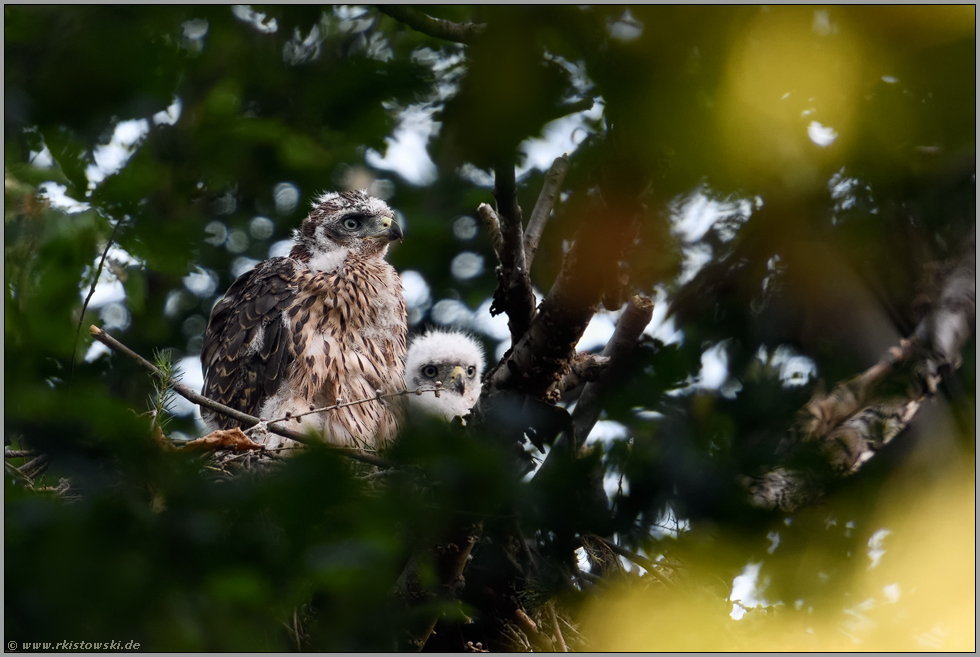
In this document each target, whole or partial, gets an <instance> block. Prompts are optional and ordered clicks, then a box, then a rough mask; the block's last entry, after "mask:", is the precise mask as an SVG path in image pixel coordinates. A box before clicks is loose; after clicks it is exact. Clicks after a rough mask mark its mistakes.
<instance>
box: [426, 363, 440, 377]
mask: <svg viewBox="0 0 980 657" xmlns="http://www.w3.org/2000/svg"><path fill="white" fill-rule="evenodd" d="M438 373H439V370H438V369H436V366H435V365H426V366H425V367H423V368H422V376H424V377H425V378H427V379H434V378H436V375H437V374H438Z"/></svg>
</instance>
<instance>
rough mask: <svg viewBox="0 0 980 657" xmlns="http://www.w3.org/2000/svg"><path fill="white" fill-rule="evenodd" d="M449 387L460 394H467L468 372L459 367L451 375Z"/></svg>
mask: <svg viewBox="0 0 980 657" xmlns="http://www.w3.org/2000/svg"><path fill="white" fill-rule="evenodd" d="M449 385H450V386H452V387H453V388H455V389H456V390H457V391H459V394H461V395H462V394H463V393H464V392H466V370H464V369H463V368H462V367H460V366H459V365H457V366H456V367H454V368H453V371H452V372H450V373H449Z"/></svg>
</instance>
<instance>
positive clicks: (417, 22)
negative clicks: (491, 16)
mask: <svg viewBox="0 0 980 657" xmlns="http://www.w3.org/2000/svg"><path fill="white" fill-rule="evenodd" d="M375 6H376V7H377V8H378V11H380V12H381V13H383V14H387V15H388V16H391V17H392V18H394V19H395V20H396V21H399V22H402V23H404V24H405V25H408V26H409V27H410V28H412V29H413V30H416V31H417V32H421V33H422V34H426V35H428V36H430V37H435V38H437V39H443V40H444V41H452V42H454V43H466V44H470V43H473V41H475V40H476V38H477V37H479V36H480V34H482V33H483V31H484V29H486V25H484V24H482V23H454V22H452V21H447V20H443V19H441V18H433V17H432V16H429V15H428V14H423V13H422V12H420V11H418V10H417V9H412V8H411V7H410V6H408V5H375Z"/></svg>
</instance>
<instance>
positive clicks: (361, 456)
mask: <svg viewBox="0 0 980 657" xmlns="http://www.w3.org/2000/svg"><path fill="white" fill-rule="evenodd" d="M89 331H90V332H91V333H92V337H94V338H95V339H96V340H98V341H99V342H101V343H102V344H104V345H105V346H107V347H109V348H110V349H112V350H113V351H115V352H118V353H121V354H125V355H126V356H129V357H130V358H132V359H133V360H134V361H136V363H137V364H138V365H140V367H142V368H143V369H145V370H146V371H147V372H149V373H150V374H152V375H153V376H155V377H157V378H159V379H160V380H161V381H162V380H164V379H165V378H166V377H165V375H164V373H163V372H161V371H160V370H159V369H158V368H157V367H156V366H155V365H154V364H153V363H151V362H149V361H148V360H146V359H145V358H143V357H142V356H140V355H139V354H137V353H136V352H135V351H133V350H131V349H130V348H129V347H127V346H126V345H124V344H122V343H121V342H119V341H118V340H116V339H115V338H113V337H112V336H111V335H109V334H108V333H106V332H105V331H103V330H102V329H100V328H99V327H98V326H90V327H89ZM173 389H174V392H176V393H177V394H178V395H180V396H181V397H184V398H185V399H187V400H188V401H191V402H193V403H195V404H198V405H199V406H206V407H207V408H210V409H212V410H214V411H217V412H219V413H223V414H225V415H227V416H228V417H230V418H232V419H233V420H236V421H238V422H239V423H241V424H242V425H244V426H246V427H251V426H255V425H257V424H259V423H261V422H262V420H260V419H259V418H257V417H254V416H252V415H249V414H248V413H242V412H241V411H238V410H235V409H234V408H230V407H228V406H225V405H224V404H219V403H218V402H216V401H214V400H212V399H208V398H207V397H204V396H203V395H199V394H198V393H196V392H194V391H193V390H191V389H190V388H188V387H187V386H185V385H184V384H182V383H173ZM398 394H405V393H398ZM373 399H374V398H371V399H366V400H358V402H348V404H347V405H350V404H353V403H361V402H365V401H372V400H373ZM330 408H333V407H328V409H330ZM321 410H322V409H321ZM267 424H268V423H267ZM268 430H269V431H271V432H272V433H274V434H276V435H277V436H282V437H283V438H289V439H290V440H295V441H296V442H298V443H303V444H309V443H310V442H311V441H310V439H309V438H307V437H306V436H304V435H303V434H301V433H299V432H296V431H291V430H289V429H284V428H282V427H280V426H277V425H275V424H271V425H268ZM324 445H325V446H326V447H327V448H328V449H331V450H333V451H335V452H337V453H338V454H342V455H343V456H346V457H347V458H350V459H353V460H355V461H361V462H362V463H368V464H370V465H374V466H377V467H379V468H390V467H393V464H392V463H391V462H390V461H388V460H386V459H383V458H381V457H379V456H375V455H373V454H368V453H366V452H364V451H362V450H359V449H353V448H350V447H343V446H341V445H333V444H330V443H324Z"/></svg>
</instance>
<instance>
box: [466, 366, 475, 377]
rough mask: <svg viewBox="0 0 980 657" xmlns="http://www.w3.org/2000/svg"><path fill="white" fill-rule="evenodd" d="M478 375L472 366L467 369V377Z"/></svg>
mask: <svg viewBox="0 0 980 657" xmlns="http://www.w3.org/2000/svg"><path fill="white" fill-rule="evenodd" d="M475 374H476V368H475V367H473V366H472V365H470V366H469V367H467V368H466V376H474V375H475Z"/></svg>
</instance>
